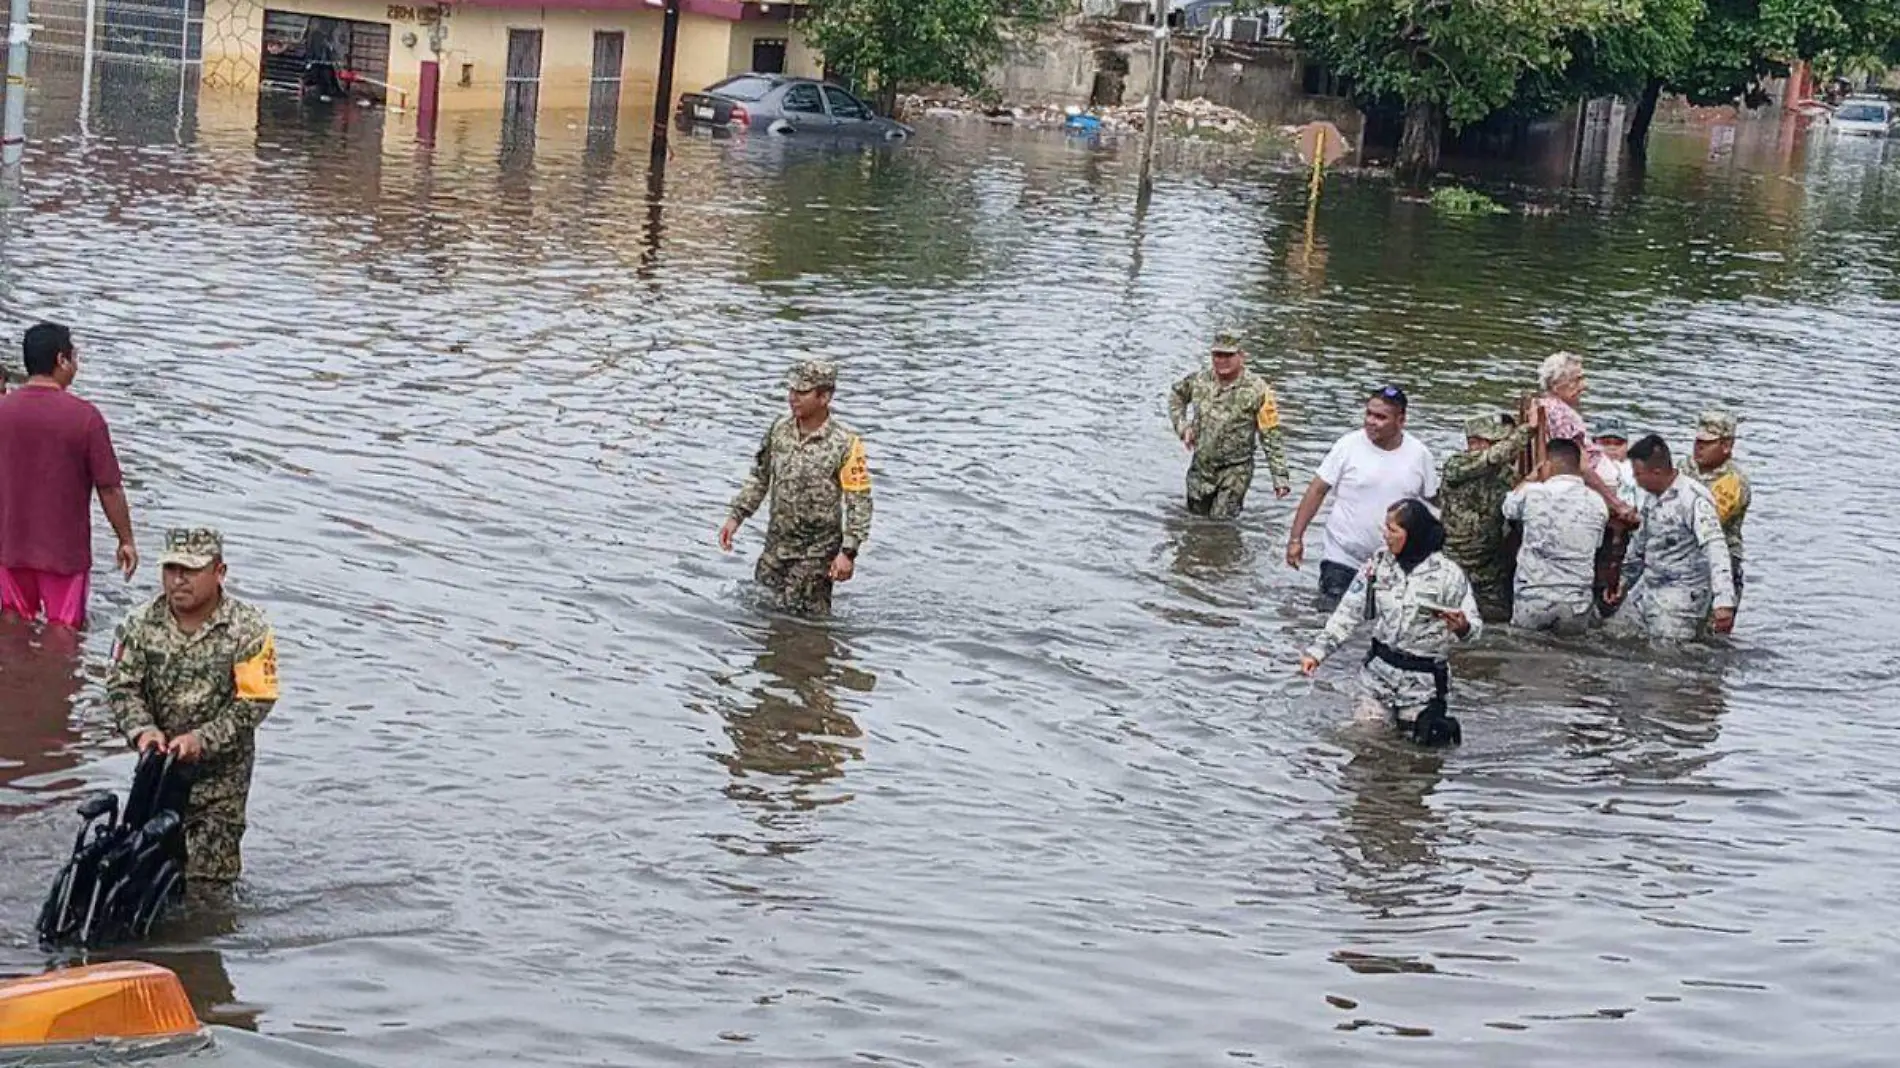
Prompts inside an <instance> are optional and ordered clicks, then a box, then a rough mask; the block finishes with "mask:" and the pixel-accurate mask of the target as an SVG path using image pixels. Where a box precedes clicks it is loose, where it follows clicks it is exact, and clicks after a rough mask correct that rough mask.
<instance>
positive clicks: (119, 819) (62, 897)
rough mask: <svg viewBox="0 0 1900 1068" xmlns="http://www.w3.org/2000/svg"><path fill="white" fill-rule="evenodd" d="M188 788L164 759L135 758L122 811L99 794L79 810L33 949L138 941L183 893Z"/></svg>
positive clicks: (151, 754)
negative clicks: (37, 946) (76, 830)
mask: <svg viewBox="0 0 1900 1068" xmlns="http://www.w3.org/2000/svg"><path fill="white" fill-rule="evenodd" d="M189 790H190V783H189V781H188V780H187V778H186V774H185V770H184V769H183V768H179V767H175V766H174V764H173V758H172V757H171V755H170V754H167V753H162V752H159V751H158V750H156V749H148V750H146V751H144V752H142V753H140V754H139V762H138V768H137V770H135V771H134V772H133V773H132V789H131V791H130V792H129V793H128V794H127V795H126V799H125V809H124V811H123V812H121V811H120V809H119V798H118V795H116V794H113V793H111V792H110V791H105V790H102V791H100V792H98V793H96V794H93V795H92V796H90V797H88V798H86V800H85V801H84V802H82V803H81V804H80V806H79V815H80V816H81V817H82V818H84V819H85V821H86V822H85V825H84V826H82V827H80V829H79V836H78V837H77V838H75V839H73V856H72V859H71V860H68V861H67V862H66V866H65V867H63V868H61V869H60V871H59V877H58V878H56V879H54V880H53V888H52V889H51V890H50V891H48V892H47V895H46V904H45V905H43V906H41V908H40V920H39V934H40V943H41V945H43V946H45V947H48V948H51V947H54V946H77V947H83V948H89V949H90V948H94V947H97V946H103V945H108V944H110V943H114V942H124V941H129V940H133V939H142V938H145V937H147V936H148V935H150V934H151V932H152V927H153V925H154V924H156V923H157V922H158V920H159V918H160V917H162V916H163V915H164V914H165V912H166V910H167V909H169V908H170V907H171V906H172V905H173V904H175V903H176V902H177V901H178V899H179V898H180V897H181V896H183V894H184V889H185V822H184V820H185V801H186V797H187V794H188V792H189Z"/></svg>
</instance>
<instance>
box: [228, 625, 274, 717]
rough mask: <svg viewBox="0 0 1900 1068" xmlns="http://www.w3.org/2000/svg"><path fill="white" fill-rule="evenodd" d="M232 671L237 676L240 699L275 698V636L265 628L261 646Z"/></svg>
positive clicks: (269, 699) (272, 699)
mask: <svg viewBox="0 0 1900 1068" xmlns="http://www.w3.org/2000/svg"><path fill="white" fill-rule="evenodd" d="M232 673H233V674H234V675H235V676H236V678H237V695H238V698H239V699H240V700H245V701H275V700H277V636H276V635H275V634H273V633H272V632H271V631H269V630H266V631H265V632H264V646H263V648H261V649H259V650H258V651H257V655H255V656H253V657H251V658H250V659H249V660H244V661H241V662H239V663H238V664H237V666H236V667H235V668H233V670H232Z"/></svg>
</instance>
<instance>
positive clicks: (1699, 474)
mask: <svg viewBox="0 0 1900 1068" xmlns="http://www.w3.org/2000/svg"><path fill="white" fill-rule="evenodd" d="M1682 471H1683V473H1684V474H1686V475H1690V476H1692V477H1693V478H1695V480H1696V481H1698V482H1700V483H1702V484H1703V485H1704V486H1707V487H1708V488H1709V496H1711V497H1713V498H1714V499H1715V514H1716V517H1717V518H1719V519H1720V520H1721V521H1722V536H1723V537H1724V538H1725V539H1727V541H1728V562H1729V567H1730V569H1731V570H1732V572H1733V574H1734V576H1735V600H1736V603H1737V604H1740V603H1741V599H1742V520H1744V519H1747V518H1748V504H1749V501H1750V499H1751V498H1752V497H1753V494H1752V493H1751V491H1750V488H1749V484H1748V475H1747V474H1746V473H1745V472H1743V470H1742V469H1741V467H1740V466H1738V465H1737V464H1736V463H1735V417H1734V416H1732V415H1730V414H1729V413H1727V412H1724V411H1719V410H1715V409H1711V410H1709V411H1706V412H1703V413H1702V418H1701V419H1699V420H1697V422H1696V433H1695V454H1694V456H1693V457H1692V458H1691V459H1689V460H1685V461H1683V464H1682Z"/></svg>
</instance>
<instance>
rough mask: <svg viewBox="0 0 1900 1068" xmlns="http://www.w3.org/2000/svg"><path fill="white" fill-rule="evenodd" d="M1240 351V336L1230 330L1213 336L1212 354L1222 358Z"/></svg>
mask: <svg viewBox="0 0 1900 1068" xmlns="http://www.w3.org/2000/svg"><path fill="white" fill-rule="evenodd" d="M1239 351H1240V335H1239V334H1238V333H1236V332H1234V331H1232V330H1222V331H1221V332H1220V333H1218V334H1215V335H1214V354H1215V355H1217V356H1224V355H1228V354H1231V353H1237V352H1239Z"/></svg>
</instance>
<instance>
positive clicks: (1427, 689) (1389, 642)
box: [1300, 498, 1483, 744]
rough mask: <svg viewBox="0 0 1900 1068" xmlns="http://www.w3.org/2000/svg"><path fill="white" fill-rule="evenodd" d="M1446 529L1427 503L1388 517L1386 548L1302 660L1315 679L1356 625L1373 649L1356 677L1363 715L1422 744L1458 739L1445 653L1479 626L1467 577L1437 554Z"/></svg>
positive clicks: (1412, 502)
mask: <svg viewBox="0 0 1900 1068" xmlns="http://www.w3.org/2000/svg"><path fill="white" fill-rule="evenodd" d="M1444 543H1445V528H1444V526H1443V525H1442V524H1441V523H1439V521H1438V517H1436V516H1434V515H1433V514H1432V511H1431V508H1430V507H1429V506H1428V505H1426V504H1425V502H1423V501H1420V500H1417V499H1414V498H1408V499H1406V500H1403V501H1400V502H1399V503H1398V504H1396V505H1393V506H1392V509H1391V510H1390V511H1388V512H1387V513H1386V517H1385V549H1384V550H1383V551H1381V552H1380V553H1378V554H1377V555H1375V556H1374V557H1373V558H1372V559H1371V561H1370V562H1368V563H1367V564H1366V566H1365V567H1364V568H1362V569H1361V570H1360V572H1359V574H1358V576H1357V577H1356V578H1354V579H1353V582H1352V585H1351V586H1350V587H1349V588H1348V589H1347V590H1346V595H1345V597H1343V598H1341V599H1340V602H1339V607H1337V608H1335V609H1334V610H1333V614H1332V618H1331V619H1329V620H1327V622H1326V626H1325V629H1323V630H1321V631H1320V635H1319V638H1318V639H1317V640H1315V641H1314V642H1313V645H1312V646H1311V647H1310V648H1309V649H1307V651H1306V654H1305V655H1304V656H1302V657H1301V658H1300V671H1301V673H1302V674H1305V675H1308V676H1310V675H1312V674H1313V673H1314V672H1315V671H1318V670H1319V665H1320V663H1321V662H1322V661H1324V660H1325V659H1326V658H1327V657H1328V656H1331V655H1332V654H1333V653H1334V652H1335V651H1336V650H1338V648H1339V647H1340V646H1341V645H1344V644H1345V643H1346V641H1347V640H1348V639H1350V638H1351V637H1352V636H1353V634H1354V633H1355V632H1356V631H1358V629H1359V627H1360V625H1361V624H1364V623H1370V624H1372V648H1371V650H1370V651H1369V652H1368V653H1367V654H1366V660H1365V666H1364V668H1363V669H1361V671H1360V672H1359V698H1358V710H1359V714H1360V716H1361V718H1378V719H1385V718H1390V719H1391V720H1392V721H1393V722H1394V723H1395V724H1397V725H1398V726H1399V727H1400V728H1401V729H1403V730H1406V731H1408V732H1410V733H1411V734H1412V736H1413V737H1414V739H1416V740H1418V741H1421V742H1425V743H1427V744H1439V743H1441V742H1444V741H1452V742H1456V741H1457V740H1458V733H1459V729H1458V725H1457V720H1455V719H1452V718H1450V717H1449V716H1448V715H1447V714H1446V709H1445V698H1446V694H1447V692H1448V691H1449V689H1450V685H1451V673H1450V668H1449V665H1448V663H1447V660H1446V658H1447V656H1448V655H1449V654H1450V652H1451V648H1452V646H1453V645H1456V644H1459V643H1463V642H1469V641H1471V640H1472V639H1473V638H1476V637H1477V636H1478V634H1479V632H1480V630H1482V628H1483V623H1482V622H1481V621H1480V619H1479V615H1478V601H1477V598H1476V597H1475V596H1474V595H1473V593H1472V590H1471V583H1470V581H1469V580H1467V579H1466V578H1465V573H1464V571H1463V570H1462V569H1460V568H1459V566H1458V565H1457V564H1455V563H1453V562H1452V561H1451V560H1450V559H1449V558H1447V557H1446V556H1445V555H1444V554H1443V553H1441V552H1440V551H1439V550H1440V548H1442V547H1443V545H1444Z"/></svg>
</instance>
